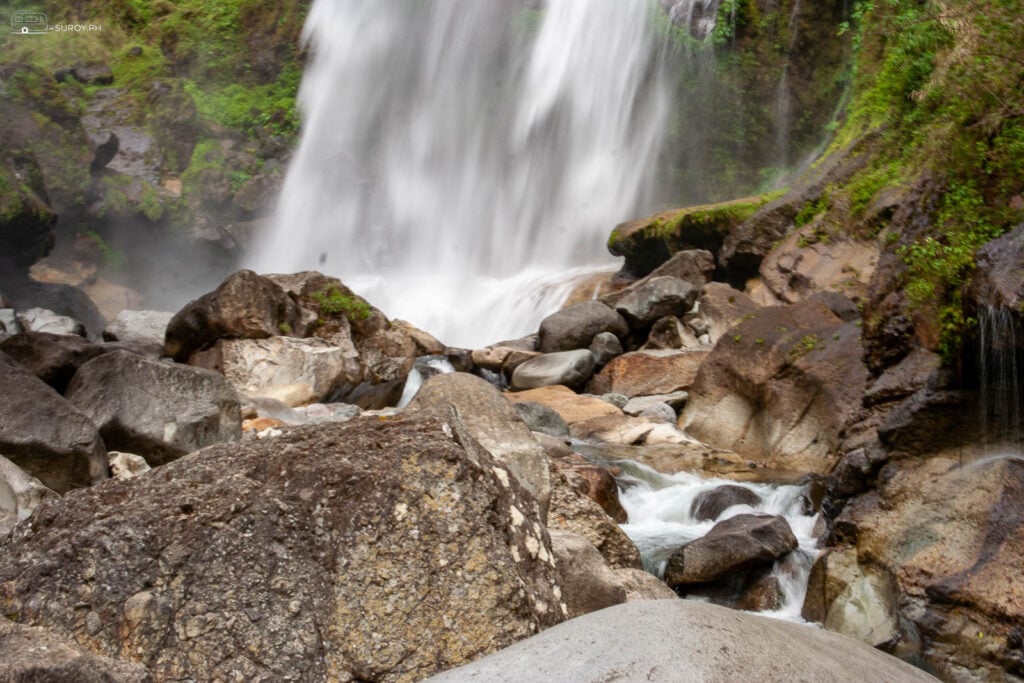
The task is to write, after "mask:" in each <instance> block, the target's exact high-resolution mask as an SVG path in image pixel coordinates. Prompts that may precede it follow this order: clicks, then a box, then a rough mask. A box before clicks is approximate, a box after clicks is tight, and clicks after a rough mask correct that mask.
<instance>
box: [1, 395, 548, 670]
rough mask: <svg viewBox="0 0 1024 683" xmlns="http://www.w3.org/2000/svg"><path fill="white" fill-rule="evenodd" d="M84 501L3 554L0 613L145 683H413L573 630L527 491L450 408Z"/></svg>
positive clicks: (235, 447)
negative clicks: (116, 661)
mask: <svg viewBox="0 0 1024 683" xmlns="http://www.w3.org/2000/svg"><path fill="white" fill-rule="evenodd" d="M83 493H84V495H75V496H68V497H65V498H64V499H63V500H61V501H57V502H55V503H53V504H49V505H46V506H44V507H43V508H40V509H39V510H37V511H36V516H35V518H36V519H38V523H36V524H34V525H33V526H32V528H31V529H27V528H25V527H26V525H21V526H19V527H18V528H16V529H15V530H14V536H13V537H12V539H11V540H10V541H9V542H7V543H5V544H3V545H0V585H3V586H4V590H3V591H2V593H0V610H2V613H3V614H9V615H15V616H16V618H17V620H18V621H19V622H20V623H22V624H26V625H31V626H42V627H49V628H53V629H55V630H59V631H60V632H62V633H66V634H68V635H69V636H72V637H73V638H74V640H75V641H77V643H78V644H79V645H80V646H81V647H82V648H83V649H84V650H87V651H92V652H107V653H111V654H114V655H116V656H119V657H123V658H125V660H130V661H133V662H141V663H143V664H144V665H145V666H146V668H147V669H148V670H149V673H150V675H151V676H152V677H153V679H154V680H163V681H166V680H198V681H213V680H247V681H255V680H275V681H289V680H291V681H326V680H355V679H361V680H389V681H396V680H419V679H421V678H424V677H426V676H429V675H430V674H432V673H435V672H438V671H440V670H443V669H446V668H450V667H454V666H458V665H460V664H463V663H466V662H468V661H470V660H472V659H475V658H477V657H480V656H481V655H484V654H487V653H491V652H494V651H496V650H498V649H500V648H502V647H506V646H508V645H510V644H512V643H514V642H516V641H518V640H521V639H523V638H526V637H529V636H530V635H533V634H534V633H537V632H538V631H540V630H542V629H545V628H547V627H550V626H552V625H554V624H557V623H559V622H560V621H562V620H563V619H564V618H565V611H564V606H563V604H562V602H561V600H560V599H559V597H558V576H557V573H556V570H555V567H554V559H553V557H552V556H551V551H550V545H549V540H548V536H547V533H546V532H545V531H544V530H543V528H542V526H541V522H540V519H539V517H538V515H537V513H536V508H535V506H534V504H533V501H532V499H531V496H530V494H529V493H527V492H526V491H525V490H524V489H523V488H522V487H521V486H519V484H518V483H517V481H516V477H515V476H513V475H512V474H511V473H510V472H509V471H508V470H507V469H506V468H505V466H504V465H502V463H500V462H499V461H497V460H495V459H494V458H492V457H491V456H490V455H489V454H488V453H487V452H486V451H485V450H484V449H482V448H480V447H479V445H478V444H477V443H476V441H475V439H474V438H473V437H472V436H470V435H469V433H468V432H467V431H465V430H464V429H463V428H462V426H461V424H460V420H459V419H458V418H457V416H456V415H455V414H454V412H453V411H451V409H448V410H447V412H446V413H444V414H440V415H438V414H432V413H428V412H421V413H417V414H415V415H413V414H406V415H400V416H396V417H393V418H389V419H387V420H380V419H377V418H365V419H357V420H352V421H350V422H345V423H329V424H323V425H309V426H305V427H299V428H296V429H294V430H291V431H289V432H286V433H285V434H283V435H281V436H279V437H277V438H274V439H268V440H264V441H254V442H251V443H232V444H221V445H218V446H213V447H211V448H208V449H206V450H204V451H203V452H202V453H197V454H194V455H190V456H187V457H185V458H182V459H180V460H177V461H175V462H172V463H170V464H168V465H165V466H164V467H162V468H158V469H155V470H154V471H152V472H150V473H148V474H146V475H145V476H143V477H138V478H136V479H133V480H131V481H127V482H119V481H111V482H107V483H105V484H104V485H102V486H99V487H94V488H92V489H90V490H87V491H85V492H83ZM254 647H257V648H258V656H254V655H253V648H254Z"/></svg>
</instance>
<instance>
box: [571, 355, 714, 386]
mask: <svg viewBox="0 0 1024 683" xmlns="http://www.w3.org/2000/svg"><path fill="white" fill-rule="evenodd" d="M707 357H708V352H707V351H690V350H687V351H670V350H664V351H633V352H631V353H624V354H622V355H621V356H618V357H616V358H613V359H612V360H610V361H609V362H608V364H607V365H606V366H604V368H602V369H601V371H600V372H599V373H597V375H596V376H595V377H594V378H593V379H592V380H591V381H590V383H589V384H588V385H587V391H588V392H590V393H592V394H607V393H616V394H622V395H624V396H629V397H633V396H649V395H652V394H671V393H672V392H675V391H680V390H682V389H687V388H689V387H690V385H691V384H693V381H694V379H696V377H697V371H698V370H699V369H700V366H701V364H702V363H703V362H704V360H705V359H706V358H707Z"/></svg>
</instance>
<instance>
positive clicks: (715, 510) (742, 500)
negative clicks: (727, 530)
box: [690, 484, 761, 521]
mask: <svg viewBox="0 0 1024 683" xmlns="http://www.w3.org/2000/svg"><path fill="white" fill-rule="evenodd" d="M760 502H761V496H759V495H757V494H756V493H754V492H753V491H751V490H750V489H748V488H744V487H743V486H737V485H735V484H726V485H725V486H719V487H718V488H716V489H713V490H711V491H703V492H701V493H699V494H698V495H697V497H696V498H694V500H693V505H691V506H690V514H691V515H693V516H694V517H695V518H696V519H699V520H701V521H713V520H716V519H718V516H719V515H721V514H722V513H723V512H725V511H726V510H728V509H729V508H731V507H732V506H733V505H750V506H754V505H757V504H759V503H760Z"/></svg>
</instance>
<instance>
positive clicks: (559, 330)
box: [539, 301, 629, 353]
mask: <svg viewBox="0 0 1024 683" xmlns="http://www.w3.org/2000/svg"><path fill="white" fill-rule="evenodd" d="M602 332H611V333H612V334H614V335H615V336H616V337H618V338H622V337H625V336H626V334H628V332H629V327H628V326H627V325H626V321H625V320H624V319H623V318H622V316H621V315H619V314H618V313H616V312H615V311H614V310H612V309H611V308H610V307H608V306H607V305H605V304H603V303H601V302H600V301H584V302H583V303H579V304H574V305H572V306H568V307H566V308H563V309H562V310H560V311H557V312H555V313H552V314H551V315H549V316H548V317H546V318H544V320H543V321H541V324H540V349H539V350H540V351H541V352H542V353H554V352H556V351H571V350H573V349H585V348H587V347H588V346H590V343H591V341H593V339H594V337H595V336H596V335H598V334H600V333H602Z"/></svg>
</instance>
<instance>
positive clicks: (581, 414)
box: [505, 386, 622, 425]
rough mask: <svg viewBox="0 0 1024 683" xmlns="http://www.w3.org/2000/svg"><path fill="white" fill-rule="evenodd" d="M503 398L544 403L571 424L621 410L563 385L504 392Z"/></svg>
mask: <svg viewBox="0 0 1024 683" xmlns="http://www.w3.org/2000/svg"><path fill="white" fill-rule="evenodd" d="M505 398H507V399H508V400H510V401H512V402H514V403H519V402H528V401H535V402H537V403H540V404H541V405H545V406H547V407H549V408H551V409H552V410H554V411H555V412H556V413H558V414H559V415H561V416H562V419H563V420H565V423H566V424H568V425H572V424H574V423H576V422H583V421H584V420H589V419H590V418H593V417H600V416H602V415H621V414H622V411H621V410H619V409H618V408H616V407H615V406H613V405H612V404H611V403H608V402H607V401H603V400H601V399H599V398H597V397H594V396H581V395H580V394H577V393H576V392H574V391H573V390H572V389H569V388H568V387H563V386H550V387H541V388H539V389H530V390H528V391H516V392H511V393H506V394H505Z"/></svg>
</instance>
